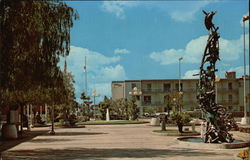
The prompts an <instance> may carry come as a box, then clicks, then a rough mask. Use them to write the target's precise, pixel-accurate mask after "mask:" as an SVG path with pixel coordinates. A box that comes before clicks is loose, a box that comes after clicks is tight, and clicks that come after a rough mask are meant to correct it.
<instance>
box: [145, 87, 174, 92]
mask: <svg viewBox="0 0 250 160" xmlns="http://www.w3.org/2000/svg"><path fill="white" fill-rule="evenodd" d="M171 91H172V90H171V89H167V90H164V89H152V88H151V89H149V88H148V89H142V93H169V92H171Z"/></svg>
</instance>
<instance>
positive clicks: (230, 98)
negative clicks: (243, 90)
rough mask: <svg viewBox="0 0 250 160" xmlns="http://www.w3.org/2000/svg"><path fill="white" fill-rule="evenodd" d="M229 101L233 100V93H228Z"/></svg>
mask: <svg viewBox="0 0 250 160" xmlns="http://www.w3.org/2000/svg"><path fill="white" fill-rule="evenodd" d="M228 102H229V103H232V102H233V95H231V94H229V95H228Z"/></svg>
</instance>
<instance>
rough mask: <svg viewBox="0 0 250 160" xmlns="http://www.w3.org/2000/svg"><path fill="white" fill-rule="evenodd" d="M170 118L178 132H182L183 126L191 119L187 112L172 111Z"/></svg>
mask: <svg viewBox="0 0 250 160" xmlns="http://www.w3.org/2000/svg"><path fill="white" fill-rule="evenodd" d="M170 119H171V120H172V121H174V122H175V123H176V125H177V126H178V129H179V132H180V133H182V132H183V131H182V128H183V126H184V125H185V124H187V123H188V122H190V121H191V117H190V116H189V115H188V114H186V113H180V112H173V113H172V114H171V115H170Z"/></svg>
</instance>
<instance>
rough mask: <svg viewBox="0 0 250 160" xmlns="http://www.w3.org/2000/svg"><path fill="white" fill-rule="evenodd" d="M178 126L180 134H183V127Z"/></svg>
mask: <svg viewBox="0 0 250 160" xmlns="http://www.w3.org/2000/svg"><path fill="white" fill-rule="evenodd" d="M177 126H178V130H179V132H180V133H183V131H182V129H183V125H182V124H177Z"/></svg>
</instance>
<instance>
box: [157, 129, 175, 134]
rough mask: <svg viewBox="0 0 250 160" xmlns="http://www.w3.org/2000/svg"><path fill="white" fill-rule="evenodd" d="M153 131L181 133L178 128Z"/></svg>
mask: <svg viewBox="0 0 250 160" xmlns="http://www.w3.org/2000/svg"><path fill="white" fill-rule="evenodd" d="M153 132H156V133H176V134H177V133H179V131H178V130H175V129H167V130H166V131H162V130H154V131H153Z"/></svg>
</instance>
